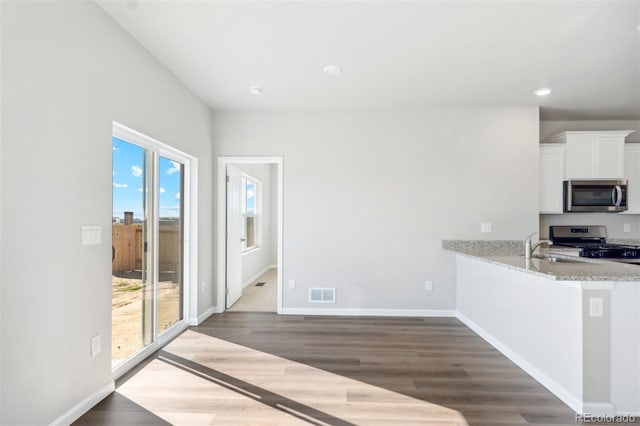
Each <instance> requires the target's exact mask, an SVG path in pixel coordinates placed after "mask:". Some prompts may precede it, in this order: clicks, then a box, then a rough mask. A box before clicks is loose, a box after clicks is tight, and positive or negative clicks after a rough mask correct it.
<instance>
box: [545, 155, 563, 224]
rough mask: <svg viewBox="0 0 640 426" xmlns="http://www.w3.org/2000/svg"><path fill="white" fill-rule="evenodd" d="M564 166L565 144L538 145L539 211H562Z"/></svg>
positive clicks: (556, 212)
mask: <svg viewBox="0 0 640 426" xmlns="http://www.w3.org/2000/svg"><path fill="white" fill-rule="evenodd" d="M565 168H566V146H565V145H559V144H541V145H540V199H539V200H540V213H555V214H558V213H562V202H563V200H562V181H563V180H565Z"/></svg>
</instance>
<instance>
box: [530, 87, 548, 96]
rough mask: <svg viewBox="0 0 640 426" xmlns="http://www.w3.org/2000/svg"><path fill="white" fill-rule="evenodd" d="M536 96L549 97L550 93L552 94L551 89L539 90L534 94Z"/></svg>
mask: <svg viewBox="0 0 640 426" xmlns="http://www.w3.org/2000/svg"><path fill="white" fill-rule="evenodd" d="M533 93H534V94H535V95H536V96H547V95H548V94H549V93H551V89H550V88H548V87H544V88H542V89H538V90H536V91H535V92H533Z"/></svg>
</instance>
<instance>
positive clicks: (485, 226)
mask: <svg viewBox="0 0 640 426" xmlns="http://www.w3.org/2000/svg"><path fill="white" fill-rule="evenodd" d="M492 228H493V227H492V226H491V223H481V224H480V232H482V233H483V234H490V233H491V232H492Z"/></svg>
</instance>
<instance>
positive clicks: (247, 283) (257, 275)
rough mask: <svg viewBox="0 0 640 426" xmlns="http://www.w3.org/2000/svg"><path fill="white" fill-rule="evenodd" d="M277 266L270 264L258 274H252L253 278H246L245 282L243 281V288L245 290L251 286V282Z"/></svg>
mask: <svg viewBox="0 0 640 426" xmlns="http://www.w3.org/2000/svg"><path fill="white" fill-rule="evenodd" d="M276 267H277V266H274V265H268V266H267V267H266V268H264V269H263V270H262V271H260V272H258V273H257V274H255V275H254V276H252V277H251V278H249V279H248V280H246V281H245V282H244V283H242V289H243V290H244V289H245V288H247V287H249V286H250V285H251V283H253V282H254V281H255V280H257V279H258V278H260V275H262V274H264V273H265V272H267V271H268V270H269V269H273V268H276Z"/></svg>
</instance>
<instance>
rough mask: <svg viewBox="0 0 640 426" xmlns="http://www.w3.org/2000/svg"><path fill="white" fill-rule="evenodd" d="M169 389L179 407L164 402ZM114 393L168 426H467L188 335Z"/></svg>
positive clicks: (434, 409)
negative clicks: (315, 425) (168, 425)
mask: <svg viewBox="0 0 640 426" xmlns="http://www.w3.org/2000/svg"><path fill="white" fill-rule="evenodd" d="M195 348H197V349H195ZM194 354H195V355H194ZM176 388H179V389H181V390H182V391H181V394H182V397H181V398H180V399H176V398H175V397H173V396H171V397H169V396H168V395H175V390H176ZM117 392H118V393H120V394H122V395H123V396H125V397H126V398H128V399H130V400H132V401H133V402H135V403H136V404H139V405H140V406H142V407H144V408H145V409H146V410H149V411H150V412H152V413H154V414H155V415H157V416H158V417H161V418H163V419H164V420H166V421H167V422H170V423H172V424H175V425H187V424H191V425H195V424H201V425H204V424H210V423H212V422H214V421H215V423H216V424H220V423H223V424H239V425H240V424H261V425H262V424H279V425H280V424H287V425H288V424H309V423H311V424H318V425H325V424H330V425H336V424H342V425H351V424H380V425H384V424H386V425H388V424H403V425H407V424H425V423H428V424H430V425H460V426H467V422H466V420H465V418H464V416H462V414H460V413H459V412H458V411H455V410H452V409H450V408H447V407H443V406H440V405H437V404H432V403H429V402H426V401H422V400H419V399H415V398H411V397H409V396H406V395H403V394H400V393H397V392H393V391H390V390H387V389H384V388H381V387H377V386H373V385H370V384H367V383H363V382H360V381H357V380H353V379H350V378H348V377H344V376H341V375H338V374H334V373H330V372H327V371H324V370H321V369H318V368H314V367H311V366H308V365H305V364H301V363H298V362H294V361H290V360H288V359H285V358H280V357H277V356H274V355H271V354H268V353H264V352H260V351H257V350H254V349H251V348H247V347H245V346H241V345H237V344H234V343H230V342H227V341H225V340H221V339H218V338H214V337H210V336H206V335H203V334H200V333H197V332H194V331H186V332H185V333H184V334H182V335H181V336H180V338H178V339H176V340H175V341H174V342H172V343H171V344H169V345H168V346H167V347H165V348H164V350H162V351H161V353H160V355H159V358H158V359H156V360H153V361H152V362H150V363H149V364H148V365H146V366H145V367H144V368H143V369H142V370H141V371H139V372H138V373H137V374H136V375H135V376H133V377H132V378H131V379H129V380H128V381H127V382H125V383H124V384H122V385H121V386H120V387H119V388H118V390H117Z"/></svg>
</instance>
